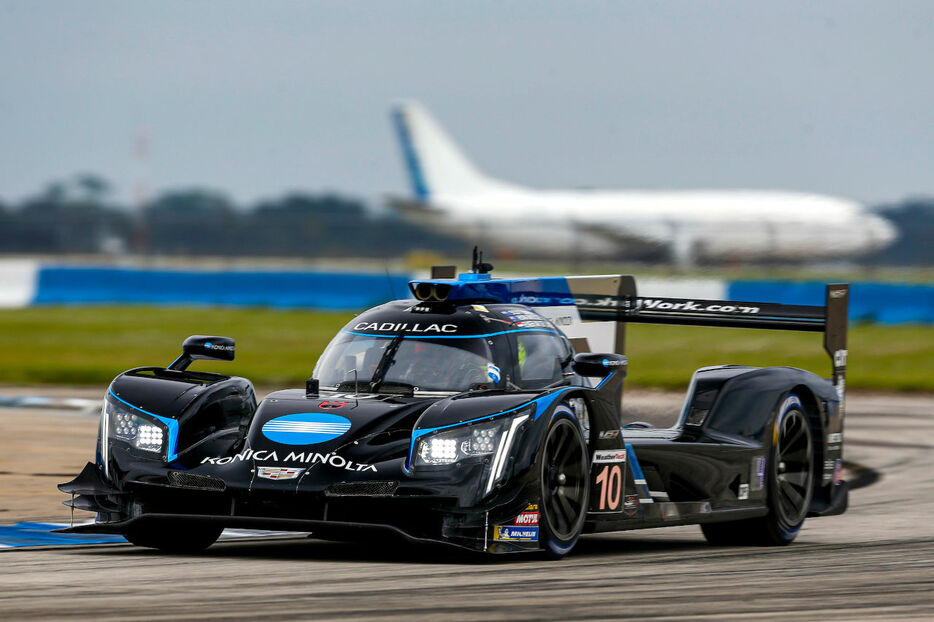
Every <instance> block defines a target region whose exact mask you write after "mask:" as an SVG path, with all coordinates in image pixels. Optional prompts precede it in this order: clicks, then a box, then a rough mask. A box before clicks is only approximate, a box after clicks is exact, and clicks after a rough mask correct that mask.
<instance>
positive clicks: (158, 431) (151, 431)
mask: <svg viewBox="0 0 934 622" xmlns="http://www.w3.org/2000/svg"><path fill="white" fill-rule="evenodd" d="M110 430H111V433H112V434H113V437H114V438H119V439H120V440H123V441H127V442H129V443H130V444H131V445H133V447H136V448H137V449H142V450H143V451H162V441H163V436H164V433H163V431H162V428H161V427H160V426H157V425H153V424H152V423H150V422H149V421H147V420H145V419H143V418H142V417H139V416H137V415H134V414H132V413H129V412H127V411H125V410H122V409H119V408H116V407H115V408H113V409H112V410H111V413H110Z"/></svg>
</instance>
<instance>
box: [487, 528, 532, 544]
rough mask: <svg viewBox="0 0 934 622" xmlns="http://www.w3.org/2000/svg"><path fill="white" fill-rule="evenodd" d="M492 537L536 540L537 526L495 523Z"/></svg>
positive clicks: (524, 540)
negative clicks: (514, 525)
mask: <svg viewBox="0 0 934 622" xmlns="http://www.w3.org/2000/svg"><path fill="white" fill-rule="evenodd" d="M493 539H494V540H513V541H515V540H519V541H523V542H537V541H538V527H513V526H510V525H496V526H495V527H494V528H493Z"/></svg>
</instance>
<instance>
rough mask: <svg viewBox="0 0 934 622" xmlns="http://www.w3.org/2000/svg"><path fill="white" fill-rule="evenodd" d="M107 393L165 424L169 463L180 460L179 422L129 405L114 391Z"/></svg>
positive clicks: (110, 390) (109, 390) (130, 405)
mask: <svg viewBox="0 0 934 622" xmlns="http://www.w3.org/2000/svg"><path fill="white" fill-rule="evenodd" d="M107 392H108V393H110V395H112V396H113V398H114V399H115V400H119V401H121V402H123V403H124V404H126V405H127V406H129V407H130V408H133V409H135V410H138V411H139V412H141V413H144V414H147V415H149V416H150V417H155V418H156V419H157V420H159V421H161V422H162V423H164V424H165V427H166V428H168V430H169V451H168V461H169V462H172V461H173V460H175V459H176V458H178V454H177V453H176V450H177V449H178V447H177V445H178V421H176V420H175V419H170V418H168V417H161V416H159V415H157V414H156V413H151V412H149V411H148V410H145V409H143V408H140V407H139V406H135V405H133V404H131V403H129V402H128V401H126V400H125V399H123V398H121V397H119V396H118V395H117V394H116V393H114V392H113V389H108V390H107Z"/></svg>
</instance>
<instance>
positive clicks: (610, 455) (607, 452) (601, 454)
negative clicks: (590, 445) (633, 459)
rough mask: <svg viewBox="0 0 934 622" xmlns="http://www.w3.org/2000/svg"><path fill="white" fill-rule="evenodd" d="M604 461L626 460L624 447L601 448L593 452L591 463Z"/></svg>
mask: <svg viewBox="0 0 934 622" xmlns="http://www.w3.org/2000/svg"><path fill="white" fill-rule="evenodd" d="M604 462H626V450H625V449H602V450H599V451H595V452H593V463H594V464H601V463H604Z"/></svg>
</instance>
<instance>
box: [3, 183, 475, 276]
mask: <svg viewBox="0 0 934 622" xmlns="http://www.w3.org/2000/svg"><path fill="white" fill-rule="evenodd" d="M109 197H110V186H109V184H108V183H107V182H106V181H105V180H103V179H102V178H100V177H97V176H94V175H81V176H78V177H76V178H75V179H74V180H71V181H70V182H68V183H54V184H50V185H49V186H48V187H47V188H45V189H44V190H43V191H42V192H41V193H39V194H38V195H36V196H34V197H30V198H27V199H25V200H23V201H22V202H20V203H19V204H17V205H3V204H2V203H0V253H51V254H74V253H81V254H99V253H100V254H124V253H139V254H154V255H178V256H191V255H205V256H235V255H245V256H256V257H262V256H270V257H273V256H274V257H305V258H310V257H349V256H353V257H390V256H398V255H401V254H403V253H405V252H407V251H410V250H413V249H418V250H426V251H435V252H438V253H442V254H448V253H450V254H463V253H464V252H466V251H465V247H466V245H465V243H463V242H461V241H460V240H455V239H451V238H448V237H445V236H442V235H439V234H437V233H434V232H432V231H430V230H427V229H425V228H423V227H420V226H418V225H414V224H412V223H409V222H407V221H404V220H403V219H402V218H401V217H399V216H397V215H395V214H393V213H376V212H374V211H372V210H368V209H367V208H366V206H365V205H364V203H363V202H362V201H360V200H357V199H354V198H349V197H345V196H339V195H336V194H322V195H311V194H304V193H299V192H296V193H291V194H287V195H285V196H282V197H280V198H277V199H273V200H267V201H261V202H258V203H256V204H254V205H248V206H243V205H237V204H235V203H234V202H233V201H231V200H230V199H229V198H228V197H227V196H226V195H224V194H223V193H221V192H217V191H213V190H206V189H200V188H193V189H185V190H173V191H169V192H166V193H164V194H161V195H159V196H158V197H156V198H155V199H153V200H151V201H148V202H146V203H145V204H144V205H142V207H141V209H136V210H133V209H129V208H127V207H125V206H120V205H117V204H115V203H113V202H111V201H110V200H109Z"/></svg>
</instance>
